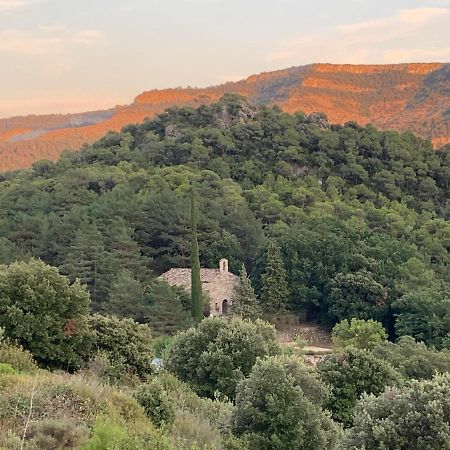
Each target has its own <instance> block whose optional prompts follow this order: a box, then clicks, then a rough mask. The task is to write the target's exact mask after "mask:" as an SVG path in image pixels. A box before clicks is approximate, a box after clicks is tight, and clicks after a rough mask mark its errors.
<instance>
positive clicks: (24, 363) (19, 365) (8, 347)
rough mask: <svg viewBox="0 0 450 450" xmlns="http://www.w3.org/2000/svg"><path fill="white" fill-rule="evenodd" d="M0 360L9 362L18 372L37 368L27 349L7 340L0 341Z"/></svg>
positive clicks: (31, 370) (32, 370)
mask: <svg viewBox="0 0 450 450" xmlns="http://www.w3.org/2000/svg"><path fill="white" fill-rule="evenodd" d="M0 362H2V363H6V364H10V365H11V366H13V367H14V368H15V369H17V370H19V371H20V372H34V371H35V370H37V368H38V367H37V364H36V362H35V361H34V359H33V355H32V354H31V353H30V352H29V351H28V350H25V349H23V348H22V347H20V346H18V345H12V344H9V343H7V342H0Z"/></svg>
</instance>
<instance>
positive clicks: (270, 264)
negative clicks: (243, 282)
mask: <svg viewBox="0 0 450 450" xmlns="http://www.w3.org/2000/svg"><path fill="white" fill-rule="evenodd" d="M261 281H262V290H261V300H262V305H263V309H264V310H265V311H268V312H270V311H272V312H273V311H283V310H285V309H286V303H287V297H288V294H289V290H288V286H287V281H286V269H285V267H284V264H283V260H282V258H281V250H280V247H278V245H277V243H276V242H275V241H273V240H271V241H269V244H268V246H267V254H266V268H265V271H264V274H263V275H262V279H261Z"/></svg>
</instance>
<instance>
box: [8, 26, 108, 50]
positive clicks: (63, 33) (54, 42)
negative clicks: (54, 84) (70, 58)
mask: <svg viewBox="0 0 450 450" xmlns="http://www.w3.org/2000/svg"><path fill="white" fill-rule="evenodd" d="M103 40H104V36H103V34H102V33H101V32H100V31H98V30H77V31H73V30H70V29H67V28H66V27H63V26H62V27H61V26H50V27H40V28H38V29H35V30H15V29H10V30H3V31H0V53H13V54H16V55H18V54H22V55H45V54H61V53H63V52H64V51H65V50H67V49H68V48H69V47H72V46H76V45H83V46H92V45H95V44H98V43H101V42H102V41H103Z"/></svg>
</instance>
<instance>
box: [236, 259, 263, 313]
mask: <svg viewBox="0 0 450 450" xmlns="http://www.w3.org/2000/svg"><path fill="white" fill-rule="evenodd" d="M232 300H233V303H232V307H231V314H232V315H235V316H240V317H242V318H244V319H252V320H254V319H257V318H258V317H260V315H261V306H260V305H259V303H258V299H257V298H256V294H255V291H254V289H253V286H252V283H251V281H250V278H249V277H248V275H247V271H246V270H245V265H244V264H242V269H241V272H240V274H239V281H238V282H237V284H236V286H235V287H234V292H233V297H232Z"/></svg>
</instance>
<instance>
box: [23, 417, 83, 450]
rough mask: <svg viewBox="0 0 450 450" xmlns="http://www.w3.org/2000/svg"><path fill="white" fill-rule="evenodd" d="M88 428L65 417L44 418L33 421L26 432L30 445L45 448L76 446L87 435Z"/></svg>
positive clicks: (59, 448)
mask: <svg viewBox="0 0 450 450" xmlns="http://www.w3.org/2000/svg"><path fill="white" fill-rule="evenodd" d="M88 433H89V432H88V429H87V428H85V427H80V426H77V425H76V424H74V423H73V422H72V421H70V420H67V419H57V420H56V419H45V420H41V421H39V422H33V423H31V425H30V429H29V432H28V434H27V441H29V444H28V445H30V446H36V447H37V448H40V449H45V450H64V449H73V448H78V447H79V446H80V445H81V443H82V442H83V441H84V440H85V439H86V438H87V436H88Z"/></svg>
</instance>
